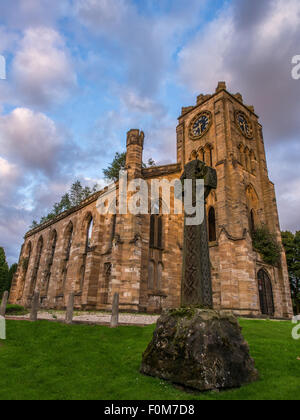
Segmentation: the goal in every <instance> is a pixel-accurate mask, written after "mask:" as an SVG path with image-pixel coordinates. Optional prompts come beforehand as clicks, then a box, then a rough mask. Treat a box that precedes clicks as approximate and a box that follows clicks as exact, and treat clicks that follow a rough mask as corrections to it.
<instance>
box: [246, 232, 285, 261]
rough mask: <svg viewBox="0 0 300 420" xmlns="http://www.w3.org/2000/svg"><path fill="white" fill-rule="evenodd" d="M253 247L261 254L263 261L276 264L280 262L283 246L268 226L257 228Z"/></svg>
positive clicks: (253, 236)
mask: <svg viewBox="0 0 300 420" xmlns="http://www.w3.org/2000/svg"><path fill="white" fill-rule="evenodd" d="M252 238H253V248H254V249H255V251H257V252H258V253H259V254H261V256H262V258H263V261H264V262H265V263H267V264H270V265H273V266H276V265H278V264H279V262H280V255H281V247H280V245H279V243H278V242H277V239H276V236H275V235H274V234H273V233H271V232H270V231H269V230H268V228H267V227H265V226H262V227H260V228H258V229H256V230H255V231H254V232H253V235H252Z"/></svg>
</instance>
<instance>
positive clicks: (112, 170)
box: [103, 152, 156, 182]
mask: <svg viewBox="0 0 300 420" xmlns="http://www.w3.org/2000/svg"><path fill="white" fill-rule="evenodd" d="M155 166H156V163H155V162H154V160H153V159H152V158H151V159H149V160H148V163H147V164H146V163H143V168H144V169H145V168H153V167H155ZM125 168H126V152H124V153H116V154H115V157H114V160H113V161H112V163H111V165H109V167H108V168H107V169H104V170H103V174H104V177H105V179H106V180H107V181H112V182H117V181H118V180H119V172H120V171H122V170H125Z"/></svg>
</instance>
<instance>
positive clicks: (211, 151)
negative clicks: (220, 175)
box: [209, 147, 213, 167]
mask: <svg viewBox="0 0 300 420" xmlns="http://www.w3.org/2000/svg"><path fill="white" fill-rule="evenodd" d="M209 160H210V166H211V167H212V166H213V149H212V147H210V148H209Z"/></svg>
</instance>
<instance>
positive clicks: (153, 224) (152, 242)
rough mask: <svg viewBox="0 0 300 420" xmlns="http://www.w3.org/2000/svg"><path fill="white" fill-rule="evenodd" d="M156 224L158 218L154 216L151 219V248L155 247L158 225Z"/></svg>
mask: <svg viewBox="0 0 300 420" xmlns="http://www.w3.org/2000/svg"><path fill="white" fill-rule="evenodd" d="M155 222H156V216H155V215H154V214H152V215H151V218H150V248H154V247H155V225H156V223H155Z"/></svg>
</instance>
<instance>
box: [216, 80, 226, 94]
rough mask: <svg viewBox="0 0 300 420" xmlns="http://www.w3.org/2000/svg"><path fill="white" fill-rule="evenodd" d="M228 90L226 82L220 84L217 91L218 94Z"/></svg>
mask: <svg viewBox="0 0 300 420" xmlns="http://www.w3.org/2000/svg"><path fill="white" fill-rule="evenodd" d="M226 89H227V86H226V82H219V83H218V87H217V89H216V93H218V92H221V91H222V90H226Z"/></svg>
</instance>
